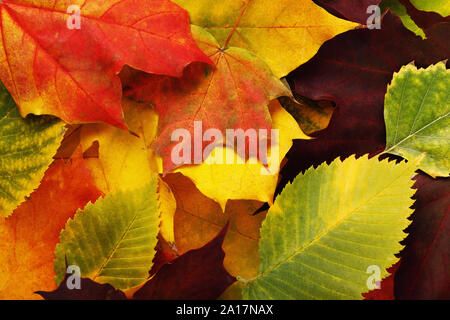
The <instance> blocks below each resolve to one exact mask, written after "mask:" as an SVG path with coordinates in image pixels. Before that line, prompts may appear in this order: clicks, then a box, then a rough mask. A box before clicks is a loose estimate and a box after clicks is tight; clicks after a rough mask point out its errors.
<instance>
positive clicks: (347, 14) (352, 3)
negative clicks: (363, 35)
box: [313, 0, 381, 24]
mask: <svg viewBox="0 0 450 320" xmlns="http://www.w3.org/2000/svg"><path fill="white" fill-rule="evenodd" d="M313 1H314V2H315V3H317V4H318V5H319V6H321V7H322V8H324V9H326V10H327V11H328V12H329V13H331V14H334V15H335V16H337V17H339V18H343V19H347V20H351V21H355V22H359V23H361V24H366V21H367V18H368V17H369V16H370V15H371V14H368V13H367V8H368V7H369V6H370V5H378V4H379V3H380V2H381V0H313Z"/></svg>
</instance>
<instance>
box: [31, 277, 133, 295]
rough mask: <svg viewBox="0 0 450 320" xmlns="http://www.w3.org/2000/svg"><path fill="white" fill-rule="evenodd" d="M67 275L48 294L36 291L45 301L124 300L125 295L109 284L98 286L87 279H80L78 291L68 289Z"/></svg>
mask: <svg viewBox="0 0 450 320" xmlns="http://www.w3.org/2000/svg"><path fill="white" fill-rule="evenodd" d="M69 276H71V274H67V275H66V277H65V278H64V280H63V281H61V283H60V284H59V287H58V288H57V289H56V290H54V291H50V292H46V291H37V292H36V293H37V294H39V295H41V296H42V297H43V298H44V299H45V300H126V296H125V294H124V293H123V292H122V291H120V290H116V289H115V288H114V287H113V286H111V285H110V284H100V283H97V282H95V281H92V280H91V279H89V278H81V279H80V281H81V285H80V289H76V288H74V289H69V288H68V286H67V278H68V277H69Z"/></svg>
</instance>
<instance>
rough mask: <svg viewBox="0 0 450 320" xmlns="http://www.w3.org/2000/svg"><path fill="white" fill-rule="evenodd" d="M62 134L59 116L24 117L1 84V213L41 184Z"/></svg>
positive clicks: (8, 212) (0, 214) (4, 215)
mask: <svg viewBox="0 0 450 320" xmlns="http://www.w3.org/2000/svg"><path fill="white" fill-rule="evenodd" d="M63 136H64V123H62V122H61V121H59V120H57V119H56V118H53V117H48V116H39V117H38V116H28V117H27V118H22V116H21V115H20V112H19V109H18V108H17V105H16V104H15V102H14V100H13V99H12V97H11V95H10V94H9V92H8V91H7V90H6V89H5V87H4V86H3V84H2V83H0V138H1V139H0V216H3V217H7V216H9V215H10V214H11V213H12V212H13V211H14V210H15V209H16V208H17V206H18V205H19V204H21V203H22V202H23V201H24V198H25V197H27V196H29V195H30V194H31V192H33V190H34V189H35V188H37V187H38V186H39V183H40V181H41V179H42V177H43V176H44V173H45V170H46V169H47V168H48V166H49V165H50V163H51V162H52V161H53V159H52V158H53V156H54V155H55V153H56V150H57V149H58V147H59V145H60V143H61V140H62V138H63Z"/></svg>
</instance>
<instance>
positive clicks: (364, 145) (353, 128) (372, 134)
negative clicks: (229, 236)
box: [279, 12, 450, 190]
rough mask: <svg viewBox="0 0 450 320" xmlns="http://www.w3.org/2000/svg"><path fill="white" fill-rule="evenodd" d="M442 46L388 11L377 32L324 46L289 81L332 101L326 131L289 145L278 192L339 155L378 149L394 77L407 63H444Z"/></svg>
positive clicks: (308, 94)
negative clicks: (290, 182)
mask: <svg viewBox="0 0 450 320" xmlns="http://www.w3.org/2000/svg"><path fill="white" fill-rule="evenodd" d="M439 25H442V24H439ZM445 25H447V26H448V24H445ZM436 26H437V25H436ZM444 31H445V30H444V29H443V28H442V26H441V29H439V30H435V32H436V36H437V37H440V38H441V39H442V40H444V39H445V37H446V36H447V35H448V33H445V32H444ZM444 45H447V46H448V45H449V43H448V41H447V42H445V41H442V43H441V44H440V45H439V46H438V45H435V43H434V42H433V41H431V40H422V39H421V38H420V37H418V36H416V35H414V33H412V32H411V31H409V30H407V29H405V28H404V27H403V25H402V23H401V21H400V19H399V18H398V17H397V16H395V15H393V14H391V13H390V12H388V13H387V14H386V15H385V16H384V19H383V21H382V27H381V29H380V30H376V29H375V30H369V29H359V30H352V31H348V32H346V33H343V34H341V35H339V36H337V37H335V38H333V39H332V40H330V41H328V42H326V43H325V44H324V45H323V46H322V47H321V49H320V50H319V52H318V53H317V55H316V56H315V57H314V58H313V59H311V60H310V61H309V62H307V63H306V64H304V65H302V66H301V67H300V68H298V69H297V70H295V71H294V72H293V73H291V74H290V75H289V76H288V79H289V81H290V82H291V84H292V85H293V87H294V91H295V92H297V93H298V94H300V95H303V96H306V97H308V98H311V99H314V100H320V99H326V100H332V101H334V102H335V103H336V109H335V110H334V112H333V115H332V117H331V121H330V124H329V125H328V127H327V128H326V129H324V130H322V131H319V132H317V133H314V134H312V136H314V137H316V139H312V140H296V141H294V145H293V147H292V148H291V150H290V151H289V153H288V155H287V157H288V158H289V159H292V160H290V161H288V162H287V164H286V165H285V166H284V167H283V169H282V171H281V175H282V183H281V184H280V186H279V188H281V187H282V186H283V185H285V184H286V182H287V181H288V180H291V179H292V178H293V177H295V176H296V175H297V174H298V173H299V172H301V171H304V170H306V169H307V168H308V167H310V166H311V165H319V164H320V163H322V162H324V161H327V162H331V161H332V160H333V159H335V158H337V157H339V156H340V157H348V156H349V155H351V154H356V155H357V156H360V155H363V154H365V153H369V154H371V155H374V154H376V153H379V152H381V151H383V150H384V148H385V143H386V129H385V125H384V116H383V110H384V96H385V94H386V89H387V84H388V83H389V82H390V81H391V79H392V77H393V73H394V72H397V71H398V70H399V69H400V68H401V67H402V66H403V65H406V64H408V63H410V62H411V61H415V64H416V66H418V67H427V66H429V65H430V64H434V63H437V62H439V61H442V60H444V59H446V58H447V57H448V51H449V49H450V48H444V47H443V46H444ZM279 190H280V189H279Z"/></svg>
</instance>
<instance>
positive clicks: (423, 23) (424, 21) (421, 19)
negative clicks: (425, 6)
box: [399, 0, 450, 31]
mask: <svg viewBox="0 0 450 320" xmlns="http://www.w3.org/2000/svg"><path fill="white" fill-rule="evenodd" d="M399 1H400V3H401V4H403V5H404V6H405V8H406V11H407V12H408V15H409V16H410V17H411V19H413V20H414V22H415V23H416V24H417V26H419V27H420V28H422V29H424V30H425V31H426V29H428V28H431V27H432V26H433V25H435V24H437V23H441V22H449V21H450V16H449V17H446V18H444V17H442V16H441V15H440V14H439V13H436V12H430V11H422V10H418V9H417V8H416V7H414V5H413V4H412V3H411V1H410V0H399Z"/></svg>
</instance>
